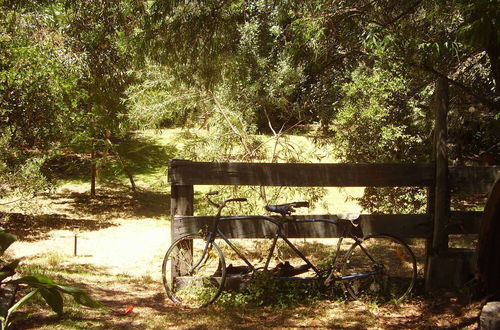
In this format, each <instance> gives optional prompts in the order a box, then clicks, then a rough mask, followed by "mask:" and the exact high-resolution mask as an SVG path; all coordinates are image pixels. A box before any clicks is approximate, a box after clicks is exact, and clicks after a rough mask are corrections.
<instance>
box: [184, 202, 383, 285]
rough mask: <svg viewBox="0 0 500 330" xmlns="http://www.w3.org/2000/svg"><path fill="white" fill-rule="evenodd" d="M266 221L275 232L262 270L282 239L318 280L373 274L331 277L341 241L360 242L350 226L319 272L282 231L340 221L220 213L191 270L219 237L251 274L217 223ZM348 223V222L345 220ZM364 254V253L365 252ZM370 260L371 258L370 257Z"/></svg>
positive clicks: (238, 252)
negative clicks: (288, 225) (287, 226)
mask: <svg viewBox="0 0 500 330" xmlns="http://www.w3.org/2000/svg"><path fill="white" fill-rule="evenodd" d="M262 219H263V220H266V221H269V222H271V223H273V224H274V225H275V226H276V232H275V233H274V236H273V238H272V239H273V241H272V244H271V247H270V248H269V251H268V252H267V257H266V259H265V264H264V267H263V269H264V270H268V267H269V264H270V261H271V259H272V256H273V255H274V252H275V250H276V244H277V242H278V239H280V238H281V239H282V240H283V241H284V242H285V243H286V244H287V245H288V246H289V247H290V248H291V249H292V251H294V253H295V254H296V255H297V256H299V257H300V258H301V259H302V260H303V261H304V262H305V263H306V264H307V266H308V269H312V270H313V271H314V272H315V274H316V276H317V277H318V278H323V277H325V274H327V275H328V276H327V278H326V281H331V280H348V279H352V278H357V277H364V276H370V275H373V274H359V275H356V274H353V275H350V276H349V278H345V279H344V278H337V277H334V275H333V269H334V268H335V266H336V263H337V260H338V256H339V255H340V248H341V245H342V241H343V239H344V238H345V237H349V238H352V239H354V240H355V241H360V239H359V238H358V237H356V236H354V235H352V234H351V228H352V227H350V226H346V228H344V230H343V232H342V234H341V235H340V237H339V240H338V242H337V248H336V251H335V254H334V256H333V260H332V263H331V266H330V268H329V269H327V270H324V271H321V270H319V269H318V268H317V267H316V266H315V265H314V264H313V263H312V262H311V261H310V260H309V259H308V258H307V257H306V256H305V255H304V254H303V253H302V252H301V251H300V250H299V249H298V248H297V247H296V246H295V245H294V244H293V243H292V242H291V241H290V240H289V239H288V237H287V236H286V235H285V234H284V233H283V231H282V229H283V226H284V224H286V223H290V222H296V223H310V222H325V223H329V224H332V225H340V224H341V221H340V220H330V219H293V218H291V217H289V216H283V217H281V218H276V217H271V216H265V215H250V216H227V217H221V216H220V212H218V213H217V216H216V218H215V219H214V223H213V224H212V228H211V230H210V231H209V232H208V233H207V239H206V244H205V248H204V251H203V253H202V256H201V257H200V260H198V262H196V263H195V265H194V266H193V268H192V269H194V268H196V267H197V266H198V265H199V264H200V263H201V262H202V260H203V259H204V258H205V255H206V252H207V250H208V247H209V245H210V243H211V242H213V241H214V240H215V238H216V237H220V238H221V239H223V240H224V241H225V242H226V244H227V245H228V246H229V247H230V248H231V249H232V250H233V251H234V252H235V253H236V255H237V256H238V257H239V258H240V259H241V260H242V261H243V262H244V263H245V264H246V265H247V266H248V267H249V268H250V269H251V272H255V271H256V270H257V268H256V267H255V266H254V265H253V264H252V263H251V262H250V261H249V260H248V259H247V258H246V257H245V255H244V254H243V253H242V252H241V251H240V250H239V249H238V248H237V247H236V246H235V245H234V244H233V243H232V242H231V240H230V239H229V238H228V237H227V236H226V235H225V234H224V233H223V232H222V231H221V230H220V229H219V223H220V222H221V221H238V220H262ZM346 221H348V220H346ZM214 233H215V234H214ZM365 252H366V251H365ZM370 258H371V257H370Z"/></svg>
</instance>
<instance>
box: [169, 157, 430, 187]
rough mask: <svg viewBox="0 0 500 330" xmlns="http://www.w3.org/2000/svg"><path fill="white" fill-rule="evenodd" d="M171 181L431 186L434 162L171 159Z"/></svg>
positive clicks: (343, 185) (198, 183)
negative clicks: (302, 162) (251, 161)
mask: <svg viewBox="0 0 500 330" xmlns="http://www.w3.org/2000/svg"><path fill="white" fill-rule="evenodd" d="M169 182H170V184H171V185H262V186H294V187H305V186H311V187H365V186H370V187H396V186H421V187H425V186H431V185H433V183H434V164H433V163H415V164H285V163H209V162H189V161H184V160H172V161H171V162H170V167H169Z"/></svg>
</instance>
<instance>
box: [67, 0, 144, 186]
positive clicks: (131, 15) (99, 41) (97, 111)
mask: <svg viewBox="0 0 500 330" xmlns="http://www.w3.org/2000/svg"><path fill="white" fill-rule="evenodd" d="M63 3H64V6H65V14H66V16H65V22H66V26H65V28H64V36H65V41H66V43H67V45H68V47H69V48H70V49H71V50H72V51H73V52H75V53H77V54H80V56H81V57H82V58H83V63H82V65H83V67H84V74H83V76H82V77H81V79H80V80H79V85H80V87H81V88H82V89H83V90H85V91H86V93H87V98H86V99H85V100H84V101H83V102H82V103H81V104H80V106H81V107H82V109H83V113H84V115H83V116H82V117H81V118H80V122H79V126H78V128H77V130H76V131H75V133H76V134H75V138H74V139H73V143H74V146H75V147H76V148H77V149H78V150H81V151H86V152H89V153H90V154H91V158H92V160H91V162H92V164H91V195H92V196H95V185H96V171H97V163H98V162H99V157H100V155H102V154H108V153H112V154H115V155H116V156H117V157H118V159H119V160H120V163H121V164H123V169H124V171H125V172H126V173H127V175H128V177H129V179H130V182H131V185H132V189H133V190H135V183H134V180H133V177H132V175H131V173H130V172H129V171H128V170H127V167H126V165H125V164H124V163H123V162H122V160H121V157H120V155H119V153H118V152H116V149H115V147H114V145H113V144H114V142H113V141H117V140H120V138H123V137H124V135H125V134H126V132H127V128H128V126H127V123H126V120H125V119H126V117H125V113H126V106H125V104H124V102H123V100H124V99H125V91H126V88H127V86H128V85H129V84H130V82H131V81H132V77H131V75H130V74H129V71H130V68H131V59H132V55H131V54H130V53H129V51H130V50H131V49H130V48H129V44H128V42H127V40H128V39H127V38H128V37H130V35H131V34H132V33H133V31H134V28H135V27H136V24H135V22H136V20H137V18H138V17H140V16H137V13H138V12H140V11H141V8H142V7H141V5H140V2H139V1H134V0H130V1H128V0H124V1H111V0H93V1H87V2H85V3H82V2H81V1H72V0H68V1H64V2H63Z"/></svg>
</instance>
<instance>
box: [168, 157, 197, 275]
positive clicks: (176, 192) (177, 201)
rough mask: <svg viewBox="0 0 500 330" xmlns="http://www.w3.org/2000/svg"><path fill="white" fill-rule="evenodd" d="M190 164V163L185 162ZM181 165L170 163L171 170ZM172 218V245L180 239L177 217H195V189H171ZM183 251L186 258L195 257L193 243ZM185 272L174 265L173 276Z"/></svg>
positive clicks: (182, 186) (178, 187) (179, 187)
mask: <svg viewBox="0 0 500 330" xmlns="http://www.w3.org/2000/svg"><path fill="white" fill-rule="evenodd" d="M185 162H188V161H185ZM174 164H176V165H180V164H182V162H179V161H176V162H175V163H174V162H172V161H171V162H170V166H169V168H170V169H172V168H173V167H174V166H175V165H174ZM170 193H171V195H170V198H171V204H170V216H171V219H172V220H171V221H172V222H171V228H172V230H170V233H171V234H170V235H171V236H170V237H171V243H173V242H174V241H175V240H176V239H177V238H178V237H177V236H176V234H175V231H174V230H173V228H174V221H175V220H174V219H175V216H176V215H193V210H194V206H193V203H194V188H193V186H192V185H171V188H170ZM182 250H183V251H179V253H183V254H184V255H185V256H189V255H191V257H192V255H193V242H192V241H191V242H186V245H185V246H183V247H182ZM184 271H185V270H183V269H180V268H179V265H172V274H171V275H172V276H173V277H176V276H180V275H183V272H184Z"/></svg>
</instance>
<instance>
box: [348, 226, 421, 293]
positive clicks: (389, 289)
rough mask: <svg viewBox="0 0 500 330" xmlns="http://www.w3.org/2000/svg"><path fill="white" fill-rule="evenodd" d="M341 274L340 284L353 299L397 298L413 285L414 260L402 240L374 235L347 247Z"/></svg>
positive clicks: (413, 256)
mask: <svg viewBox="0 0 500 330" xmlns="http://www.w3.org/2000/svg"><path fill="white" fill-rule="evenodd" d="M341 274H342V286H343V288H344V290H345V291H346V293H347V294H348V295H349V296H350V297H351V298H353V299H368V300H375V301H390V300H395V301H400V300H402V299H404V298H405V297H407V296H408V294H409V293H410V291H411V290H412V288H413V285H414V284H415V280H416V277H417V262H416V260H415V255H414V254H413V252H412V251H411V249H410V247H409V246H408V245H407V244H406V243H405V242H403V241H401V240H400V239H398V238H396V237H393V236H389V235H374V236H368V237H366V238H365V239H364V240H363V241H361V242H355V243H354V244H353V245H352V246H351V247H350V249H349V250H348V251H347V253H346V255H345V257H344V260H343V264H342V268H341Z"/></svg>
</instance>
